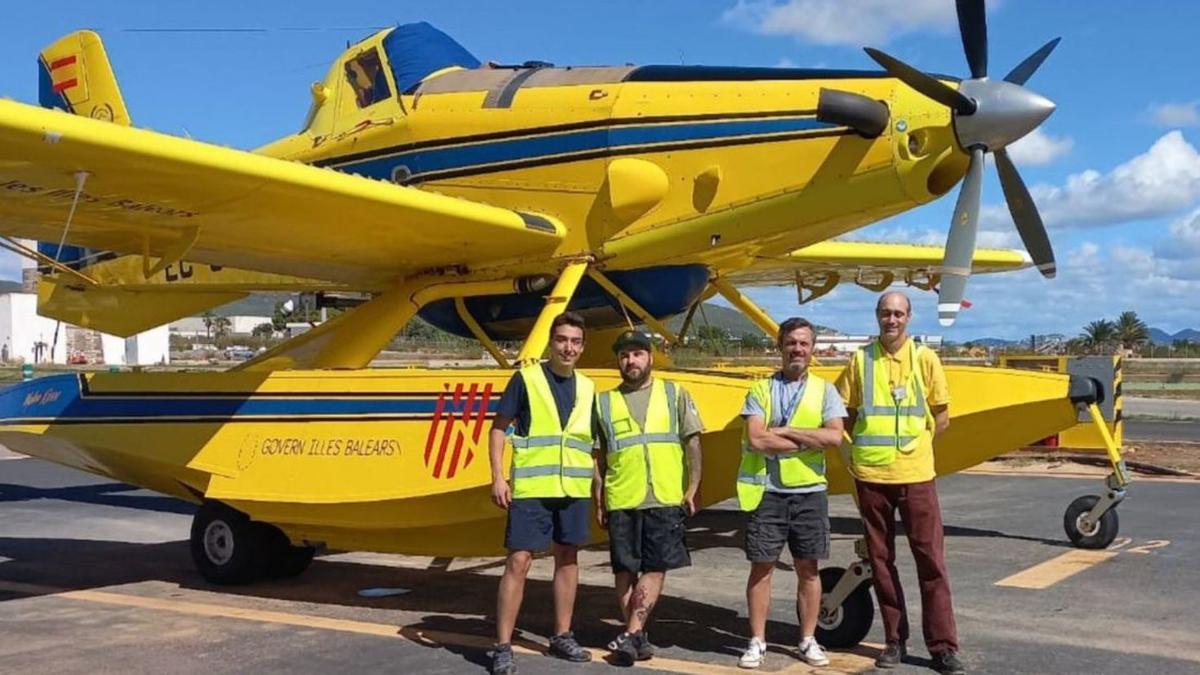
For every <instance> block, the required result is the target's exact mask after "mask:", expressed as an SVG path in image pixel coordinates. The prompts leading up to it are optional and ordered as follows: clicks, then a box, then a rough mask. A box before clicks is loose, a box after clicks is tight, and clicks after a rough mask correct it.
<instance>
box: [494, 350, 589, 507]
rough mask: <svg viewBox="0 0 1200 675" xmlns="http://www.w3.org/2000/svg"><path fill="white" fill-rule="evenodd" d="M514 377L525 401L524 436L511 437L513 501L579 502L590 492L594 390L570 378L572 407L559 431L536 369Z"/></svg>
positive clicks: (579, 377)
mask: <svg viewBox="0 0 1200 675" xmlns="http://www.w3.org/2000/svg"><path fill="white" fill-rule="evenodd" d="M516 377H520V378H522V379H524V381H525V390H526V392H527V393H528V395H529V435H527V436H513V437H512V447H513V455H512V492H513V499H525V498H532V497H543V498H546V497H578V498H585V497H588V496H589V495H590V494H591V488H592V473H593V469H592V416H591V410H592V401H593V398H594V396H595V392H596V385H595V384H594V383H593V382H592V381H591V380H590V379H588V378H587V377H586V376H584V375H583V374H582V373H579V372H578V371H577V372H576V373H575V406H574V407H573V408H572V409H571V414H570V416H569V417H568V418H567V423H566V425H565V428H564V425H563V424H562V423H561V422H560V420H559V419H558V406H557V404H555V402H554V394H553V392H551V391H550V382H549V381H548V380H547V379H546V372H545V371H544V370H543V369H542V366H541V364H534V365H532V366H526V367H525V368H522V369H521V370H519V371H517V375H516Z"/></svg>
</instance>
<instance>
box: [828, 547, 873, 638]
mask: <svg viewBox="0 0 1200 675" xmlns="http://www.w3.org/2000/svg"><path fill="white" fill-rule="evenodd" d="M845 571H846V570H845V568H842V567H826V568H825V569H822V570H821V572H820V575H821V594H822V596H824V595H825V594H828V593H829V592H831V591H832V590H833V587H834V586H836V585H837V582H838V580H839V579H841V578H842V573H843V572H845ZM870 589H871V582H870V581H869V580H864V581H863V582H862V583H861V584H859V585H858V588H856V589H854V591H853V592H851V593H850V595H849V596H847V597H846V601H845V602H843V603H842V606H841V607H839V608H838V610H837V611H836V612H835V613H833V614H832V615H830V616H825V615H822V616H821V617H819V618H818V619H817V635H816V638H817V642H819V643H821V646H823V647H832V648H834V649H846V648H849V647H853V646H855V645H857V644H858V643H860V642H862V641H863V638H865V637H867V633H869V632H871V624H873V623H874V622H875V602H874V600H872V599H871V590H870Z"/></svg>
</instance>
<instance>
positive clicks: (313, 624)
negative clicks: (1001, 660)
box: [0, 580, 878, 675]
mask: <svg viewBox="0 0 1200 675" xmlns="http://www.w3.org/2000/svg"><path fill="white" fill-rule="evenodd" d="M0 591H10V592H14V593H21V594H24V595H37V596H53V597H56V598H67V599H71V600H80V601H85V602H95V603H100V604H105V605H116V606H121V607H137V608H140V609H151V610H158V611H164V612H176V613H181V614H190V615H193V616H206V617H221V618H227V619H241V620H244V621H257V622H261V623H276V624H283V625H288V626H301V627H304V628H318V629H322V630H331V631H340V632H344V633H358V634H360V635H375V636H378V637H393V638H394V637H399V638H404V639H407V640H411V641H413V642H417V643H421V644H424V645H431V646H437V645H439V644H449V645H455V646H460V647H476V648H479V649H487V648H490V647H491V646H492V644H493V641H492V639H491V638H487V637H482V636H479V635H468V634H465V633H452V632H449V631H438V630H425V629H423V628H419V627H415V626H400V625H394V624H386V623H373V622H369V621H354V620H350V619H334V618H329V617H321V616H313V615H310V614H293V613H290V612H276V611H270V610H261V609H250V608H246V607H232V606H229V605H217V604H211V603H201V602H192V601H188V600H175V599H168V598H155V597H146V596H141V595H129V594H126V593H113V592H110V591H96V590H81V591H70V590H65V589H61V588H54V587H51V586H42V585H38V584H28V583H21V582H16V581H3V580H0ZM864 646H867V647H876V648H878V646H876V645H864ZM513 649H514V651H517V652H520V653H525V654H541V653H544V652H545V647H543V646H542V645H540V644H538V643H535V642H530V641H514V644H513ZM593 649H594V648H593ZM594 650H595V649H594ZM595 651H598V652H600V653H607V650H604V649H599V650H595ZM732 658H733V657H730V660H732ZM772 658H777V659H783V658H786V657H782V656H780V655H778V654H776V655H773V657H772ZM829 659H830V665H829V666H826V667H825V668H822V669H820V670H813V671H811V672H839V673H858V672H862V671H864V670H867V669H868V668H870V667H871V665H872V663H873V659H872V658H870V657H868V656H866V655H865V654H864V653H861V652H860V653H830V654H829ZM797 666H798V667H797ZM638 667H639V668H646V669H649V670H662V671H667V672H672V673H685V674H687V675H733V674H734V673H745V672H746V671H744V670H742V669H740V668H737V667H736V666H722V665H718V664H712V663H702V662H699V661H688V660H685V659H671V658H665V657H657V656H656V657H655V658H654V659H652V660H650V661H646V662H641V663H638ZM784 672H787V673H794V672H795V673H804V672H810V670H809V667H808V666H807V665H805V664H803V663H800V664H797V665H793V666H792V667H789V668H787V669H786V670H785V671H784Z"/></svg>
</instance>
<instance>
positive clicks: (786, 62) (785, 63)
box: [775, 56, 800, 68]
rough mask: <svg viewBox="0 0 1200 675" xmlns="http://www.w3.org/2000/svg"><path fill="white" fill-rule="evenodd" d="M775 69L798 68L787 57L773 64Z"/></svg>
mask: <svg viewBox="0 0 1200 675" xmlns="http://www.w3.org/2000/svg"><path fill="white" fill-rule="evenodd" d="M775 67H776V68H799V67H800V66H799V65H798V64H797V63H796V62H795V61H793V60H791V59H789V58H788V57H786V56H785V57H783V58H782V59H779V60H778V61H776V62H775Z"/></svg>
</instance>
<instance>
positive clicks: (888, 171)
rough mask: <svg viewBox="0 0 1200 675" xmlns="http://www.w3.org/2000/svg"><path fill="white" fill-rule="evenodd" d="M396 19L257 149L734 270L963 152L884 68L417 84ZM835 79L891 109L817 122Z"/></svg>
mask: <svg viewBox="0 0 1200 675" xmlns="http://www.w3.org/2000/svg"><path fill="white" fill-rule="evenodd" d="M391 34H392V33H391V31H381V32H380V33H377V34H376V35H373V36H372V37H370V38H367V39H366V40H364V41H362V42H360V43H358V44H356V45H354V46H352V47H351V48H350V49H349V50H347V51H346V53H345V54H343V55H342V56H341V57H340V58H339V59H338V60H337V61H336V62H335V63H334V64H333V66H332V67H331V68H330V71H329V74H328V76H327V77H326V79H325V80H324V82H323V83H319V84H314V87H313V90H314V105H313V110H312V111H311V112H310V114H309V116H308V119H307V120H306V125H305V128H304V129H303V130H302V131H300V132H299V133H297V134H294V135H291V136H288V137H286V138H283V139H280V140H279V141H277V142H274V143H272V144H270V145H267V146H265V147H263V148H260V150H259V151H260V152H263V153H265V154H269V155H272V156H277V157H286V158H288V159H293V160H297V161H301V162H305V163H311V164H316V165H319V166H325V167H329V168H332V169H335V170H339V171H346V172H351V173H357V174H361V175H364V176H368V177H371V178H375V179H379V180H386V181H394V182H397V183H401V184H405V185H413V186H419V187H420V188H422V189H424V190H430V191H435V192H439V193H443V194H447V195H453V196H458V197H462V198H464V199H470V200H474V201H478V202H483V203H487V204H492V205H496V206H501V207H505V208H510V209H514V210H518V211H522V212H531V213H536V214H541V215H545V216H549V217H551V218H553V219H555V220H557V221H559V222H561V223H563V224H564V225H565V227H566V230H567V235H566V236H565V237H564V239H563V240H562V242H561V244H560V245H559V247H558V249H557V250H556V251H555V253H554V257H556V258H568V257H575V256H579V255H592V256H595V257H596V258H597V259H598V260H600V261H602V262H603V263H604V265H605V267H606V268H608V269H633V268H638V267H643V266H647V265H662V264H687V263H693V264H694V263H700V264H705V265H708V266H710V267H713V268H719V269H731V268H737V267H740V266H742V265H744V264H749V262H750V261H751V260H752V259H753V258H754V257H755V256H771V255H782V254H784V253H786V252H788V251H791V250H794V249H796V248H799V247H801V246H804V245H807V244H811V243H814V242H817V241H822V240H825V239H828V238H830V237H833V236H836V235H838V234H842V233H844V232H847V231H850V230H853V229H855V228H858V227H861V226H863V225H866V224H868V223H871V222H874V221H877V220H879V219H881V218H883V217H886V216H888V215H892V214H894V213H897V212H900V211H903V210H905V209H908V208H912V207H914V206H916V205H919V204H922V203H925V202H928V201H930V200H932V199H934V198H936V197H938V196H940V195H941V194H944V193H945V192H946V191H947V190H949V188H950V187H952V186H953V185H954V184H955V183H956V182H957V181H958V180H959V179H960V178H961V176H962V173H963V171H964V169H965V165H966V155H965V154H964V153H962V151H961V150H960V149H959V148H958V146H957V144H956V143H955V140H954V134H953V129H952V126H951V125H952V121H951V116H950V113H949V111H948V110H947V109H946V108H945V107H944V106H942V105H940V104H937V103H934V102H932V101H930V100H929V99H926V98H924V97H922V96H920V95H919V94H917V93H916V92H913V91H912V90H911V89H909V88H908V87H907V86H906V85H903V84H901V83H900V82H899V81H898V80H895V79H894V78H891V77H887V76H886V75H885V74H884V73H882V72H875V71H830V70H804V69H771V68H721V67H704V66H642V67H634V66H618V67H575V68H555V67H548V66H544V65H537V64H535V65H534V66H531V67H525V66H519V67H486V66H484V67H480V68H472V69H464V68H455V67H450V68H445V69H442V70H441V71H439V72H434V73H432V74H430V75H428V76H426V77H424V78H423V79H421V80H419V81H417V82H416V83H415V84H408V83H407V82H406V81H404V80H399V81H398V78H400V77H402V76H403V67H404V66H405V65H406V64H405V63H403V62H400V63H396V62H393V61H392V60H389V59H396V60H400V61H402V60H403V58H404V54H402V53H398V51H397V50H398V49H399V47H398V46H397V45H396V44H393V43H391V42H389V36H391ZM364 64H365V66H364ZM389 66H390V67H389ZM364 67H365V68H367V70H366V71H365V72H366V73H367V74H369V77H368V78H367V79H366V80H364ZM371 68H376V70H371ZM364 81H366V82H369V83H371V86H370V87H369V88H367V89H366V90H365V92H364V87H363V83H364ZM406 84H408V86H407V88H406ZM823 88H825V89H835V90H839V91H846V92H853V93H857V94H861V95H864V96H866V97H868V98H871V99H874V100H878V101H882V102H884V103H886V105H887V106H888V108H889V111H890V121H889V122H890V123H889V124H888V125H887V128H886V129H885V130H884V132H883V133H882V134H881V135H879V136H878V137H877V138H864V137H862V136H861V135H859V134H858V133H857V132H856V131H855V130H854V129H851V128H849V127H846V126H838V125H836V124H833V123H829V122H824V121H821V120H819V119H818V118H817V104H818V100H819V97H820V92H821V90H822V89H823ZM397 92H399V93H397ZM621 160H635V161H621ZM396 226H397V227H403V223H397V224H396ZM480 245H481V246H486V245H487V242H480ZM545 262H546V261H545V260H536V261H531V260H499V261H495V263H491V264H489V265H487V266H482V267H477V268H476V270H475V271H477V272H479V273H481V274H487V273H488V272H489V271H490V272H493V273H496V274H501V273H504V274H514V273H521V272H527V271H535V270H544V269H545ZM486 268H491V269H490V270H489V269H486Z"/></svg>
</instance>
